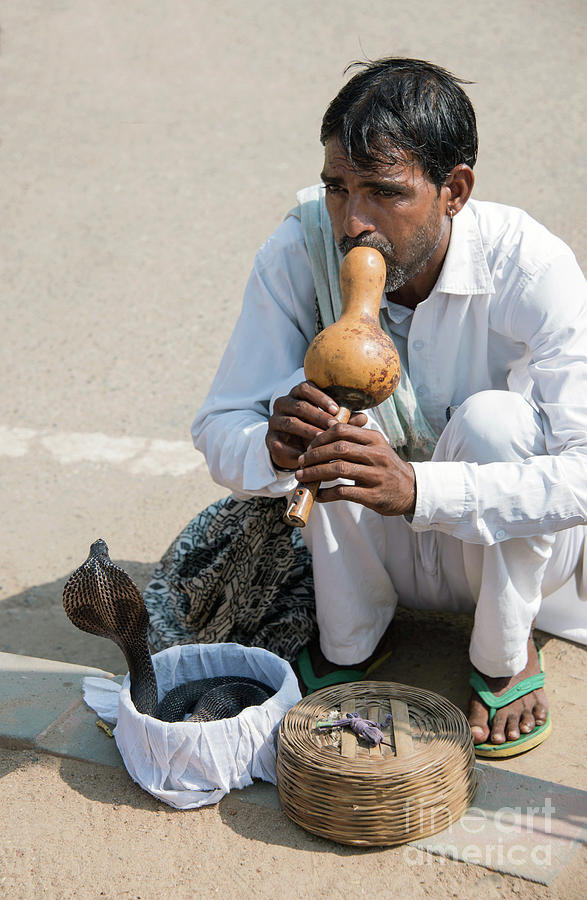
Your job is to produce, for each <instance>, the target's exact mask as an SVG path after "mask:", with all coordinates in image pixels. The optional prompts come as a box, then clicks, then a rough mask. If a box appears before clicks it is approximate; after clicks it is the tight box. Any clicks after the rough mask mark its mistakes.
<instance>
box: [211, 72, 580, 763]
mask: <svg viewBox="0 0 587 900" xmlns="http://www.w3.org/2000/svg"><path fill="white" fill-rule="evenodd" d="M321 141H322V143H323V145H324V148H325V161H324V169H323V172H322V176H321V177H322V182H323V187H320V188H317V189H309V190H307V191H305V192H301V193H300V194H299V195H298V199H299V206H298V207H297V209H295V210H293V211H292V214H290V215H289V216H288V217H287V218H286V220H285V221H284V223H283V224H282V225H281V226H280V228H278V229H277V231H276V232H275V234H274V235H272V237H271V238H269V240H268V241H267V242H266V244H265V245H264V246H263V247H262V248H261V250H260V251H259V253H258V255H257V258H256V261H255V267H254V270H253V273H252V275H251V278H250V281H249V284H248V286H247V290H246V294H245V300H244V306H243V311H242V314H241V317H240V319H239V322H238V324H237V326H236V329H235V332H234V334H233V337H232V339H231V342H230V344H229V347H228V349H227V351H226V354H225V356H224V359H223V361H222V363H221V366H220V369H219V372H218V374H217V376H216V379H215V381H214V384H213V386H212V389H211V392H210V394H209V396H208V398H207V400H206V402H205V404H204V407H203V408H202V410H201V411H200V413H199V414H198V416H197V418H196V420H195V422H194V426H193V436H194V442H195V444H196V447H198V448H199V449H200V450H202V451H203V452H204V454H205V455H206V458H207V461H208V465H209V468H210V471H211V473H212V475H213V477H214V479H215V480H216V481H218V482H220V483H222V484H225V485H227V486H229V487H230V488H231V489H232V490H233V491H235V492H237V493H239V494H241V495H242V494H244V495H250V494H263V495H266V496H282V495H285V494H287V493H289V492H290V491H291V490H292V488H293V487H294V484H295V480H296V479H298V480H301V481H303V482H312V481H320V482H322V483H323V485H325V486H323V487H322V489H321V491H320V493H319V497H318V499H319V503H318V504H316V505H315V507H314V509H313V510H312V513H311V516H310V521H309V523H308V526H307V527H306V528H305V529H304V531H303V535H304V539H305V540H306V543H307V545H308V547H309V548H310V550H311V552H312V559H313V571H314V583H315V591H316V609H317V618H318V626H319V630H320V646H316V647H314V648H312V649H311V653H310V654H309V656H308V655H307V654H305V655H304V656H303V658H300V669H301V674H302V677H303V678H304V680H305V682H306V684H307V686H308V688H309V689H315V688H316V687H318V686H321V685H323V684H328V683H332V682H333V681H336V680H345V679H346V680H350V679H351V678H353V677H361V675H363V674H364V673H365V672H366V671H369V667H370V666H371V667H372V666H373V664H374V663H376V662H377V661H378V660H379V659H380V658H381V654H382V653H383V651H384V650H385V634H386V631H387V629H388V626H389V624H390V622H391V620H392V618H393V614H394V610H395V607H396V605H397V603H398V602H399V603H400V604H403V605H406V606H412V607H420V608H426V607H428V608H440V609H445V610H455V611H456V610H471V611H473V610H474V612H475V616H474V627H473V631H472V635H471V646H470V657H471V662H472V664H473V667H474V671H473V675H472V680H471V683H472V686H473V688H474V690H473V693H472V696H471V701H470V707H469V713H468V716H469V722H470V724H471V727H472V731H473V737H474V740H475V743H476V744H477V749H478V753H479V755H482V754H483V753H485V754H488V755H492V754H494V755H495V754H501V755H512V754H513V753H516V752H521V751H522V750H525V749H528V748H529V747H531V746H533V745H535V744H537V743H539V742H541V741H542V740H543V739H544V738H545V737H546V735H547V734H548V731H549V728H550V717H549V715H548V711H547V700H546V695H545V693H544V690H543V689H542V684H543V681H544V676H543V674H542V673H541V662H540V659H539V656H538V654H537V651H536V648H535V646H534V643H533V641H532V626H533V622H534V619H535V618H536V616H537V614H538V612H539V610H540V606H541V603H542V599H543V597H545V596H548V595H549V594H551V593H553V592H554V591H555V590H556V589H557V588H558V587H560V586H561V585H562V584H564V583H565V582H566V581H568V579H569V578H570V577H571V576H572V575H573V573H575V575H576V577H577V579H578V584H579V593H580V594H583V593H584V594H587V592H584V588H583V585H582V584H581V575H582V560H583V552H584V545H585V540H584V538H585V528H584V525H585V522H586V519H587V516H586V511H587V409H586V398H587V391H586V385H587V379H586V374H587V364H586V363H587V316H586V315H585V313H586V311H587V309H586V308H587V294H586V290H585V282H584V279H583V277H582V275H581V273H580V270H579V268H578V266H577V264H576V262H575V259H574V257H573V255H572V253H571V251H570V250H569V249H568V248H567V247H566V246H565V245H564V244H563V243H562V242H561V241H560V240H558V239H557V238H555V237H554V236H552V235H551V234H549V233H548V232H547V231H546V229H544V228H543V227H542V226H540V225H539V224H538V223H536V222H535V221H534V220H532V219H531V218H530V217H529V216H527V215H526V214H524V213H523V212H521V211H520V210H516V209H512V208H509V207H507V206H500V205H497V204H492V203H481V202H477V201H473V200H470V197H471V192H472V189H473V184H474V175H473V166H474V164H475V160H476V154H477V132H476V124H475V115H474V112H473V109H472V106H471V104H470V101H469V99H468V97H467V96H466V94H465V93H464V91H463V90H462V88H461V87H460V84H459V82H458V80H457V79H455V78H454V77H453V76H451V75H450V74H449V73H448V72H446V71H445V70H443V69H440V68H439V67H436V66H434V65H431V64H429V63H426V62H423V61H420V60H409V59H395V58H392V59H386V60H379V61H376V62H373V63H368V64H365V65H363V66H361V68H360V70H359V71H358V72H357V73H356V74H355V75H354V76H353V77H352V78H351V80H350V81H349V82H348V83H347V84H346V85H345V86H344V87H343V88H342V90H341V91H340V92H339V94H338V95H337V97H335V99H334V100H333V101H332V103H331V104H330V106H329V108H328V110H327V111H326V114H325V116H324V120H323V123H322V131H321ZM506 184H507V182H506ZM505 199H507V197H506V198H505ZM335 245H336V246H335ZM355 246H370V247H375V248H376V249H378V250H379V251H380V252H381V253H382V254H383V257H384V259H385V262H386V266H387V280H386V285H385V294H384V296H383V297H382V303H381V322H382V325H383V327H384V328H385V329H386V330H387V331H388V332H389V333H390V334H391V336H392V337H393V338H394V341H395V342H396V345H397V347H398V351H399V353H400V358H401V360H402V370H403V371H402V381H401V383H400V385H399V387H398V389H397V391H396V393H395V395H394V397H393V398H392V400H391V401H387V408H386V410H384V409H383V407H381V408H380V409H376V410H374V411H370V412H369V413H367V414H362V413H358V414H355V415H354V416H353V417H352V418H351V420H350V422H349V423H348V424H347V425H342V424H339V423H336V422H335V420H334V418H333V416H334V415H335V414H336V412H337V406H336V404H335V403H333V401H332V400H331V399H330V398H329V397H328V396H327V395H326V394H324V393H323V392H322V391H320V390H319V389H318V388H317V387H316V386H315V385H312V384H310V383H308V382H307V381H305V379H304V373H303V358H304V354H305V351H306V349H307V346H308V344H309V343H310V341H311V340H312V338H313V336H314V330H315V304H316V305H317V308H318V311H319V312H320V313H321V314H322V320H323V322H324V324H327V322H326V321H324V320H325V311H326V318H327V319H329V318H332V317H333V316H331V315H330V313H331V312H336V309H335V307H336V292H337V290H338V287H337V284H336V281H337V277H336V274H337V266H338V265H339V263H340V259H341V258H342V257H341V254H345V253H347V252H348V251H349V250H350V249H351V248H353V247H355ZM333 247H334V249H333ZM333 260H334V262H333ZM316 298H317V301H316ZM579 606H580V601H579V599H577V607H579ZM560 624H561V630H560V631H559V632H558V633H563V634H564V633H565V631H564V628H565V622H564V621H561V623H560ZM573 636H574V637H575V639H577V637H578V638H579V639H581V640H585V639H586V631H585V629H584V630H583V631H581V629H580V628H579V631H577V630H575V631H573ZM348 666H352V667H353V669H352V670H351V671H350V672H349V671H346V667H348ZM341 667H343V671H342V673H341V671H340V668H341ZM516 686H518V687H516Z"/></svg>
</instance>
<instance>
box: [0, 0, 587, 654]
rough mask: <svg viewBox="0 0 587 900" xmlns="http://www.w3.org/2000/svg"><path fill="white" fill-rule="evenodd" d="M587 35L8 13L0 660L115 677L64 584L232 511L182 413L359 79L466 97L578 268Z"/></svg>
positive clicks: (137, 11) (498, 174) (535, 19)
mask: <svg viewBox="0 0 587 900" xmlns="http://www.w3.org/2000/svg"><path fill="white" fill-rule="evenodd" d="M374 10H376V11H375V12H374ZM584 25H585V12H584V6H583V4H582V3H581V2H579V0H577V2H575V0H562V2H557V3H554V2H546V3H541V4H536V3H534V2H529V0H519V2H517V3H515V4H512V3H511V2H501V0H498V2H495V3H491V4H486V3H481V2H473V3H469V4H466V5H463V4H462V3H461V2H457V0H445V2H444V3H443V4H442V6H441V7H440V6H439V5H438V4H436V3H432V2H422V3H418V2H417V3H415V4H412V5H411V6H410V5H408V6H406V4H404V3H400V2H396V0H383V2H380V3H379V4H377V6H376V7H373V6H370V7H369V8H368V9H366V8H365V7H361V6H360V5H359V4H356V3H350V2H347V0H342V2H333V0H321V2H320V3H315V2H314V3H313V2H308V0H297V2H296V3H293V2H290V3H287V2H283V0H277V2H275V0H273V2H256V0H252V2H248V3H246V4H243V3H241V2H239V0H222V2H218V3H215V4H209V3H204V2H201V0H193V2H189V3H184V2H171V0H167V2H144V0H128V2H125V3H124V4H120V3H117V2H114V0H102V2H100V3H98V4H96V3H93V2H91V0H79V2H70V0H42V2H41V0H6V2H5V3H4V5H3V22H2V29H3V56H2V61H1V67H2V82H3V85H4V91H3V98H2V107H3V108H2V118H1V121H2V123H3V125H2V157H3V173H4V177H3V182H4V212H3V215H2V224H1V227H2V247H3V255H4V274H3V278H2V292H3V295H2V301H1V302H2V324H3V328H2V343H3V356H4V361H5V366H4V367H3V390H2V396H1V399H0V428H1V430H0V453H1V454H2V456H3V462H4V466H3V467H2V468H3V474H2V506H3V509H4V512H5V515H4V516H3V525H4V527H3V534H2V541H1V544H0V548H1V550H0V553H1V570H0V571H1V584H2V593H1V594H0V597H1V598H3V599H2V600H1V601H0V602H1V603H2V605H1V606H0V615H1V620H2V623H3V629H2V638H1V639H0V648H1V649H5V650H12V651H20V652H25V653H29V654H40V653H41V652H44V653H45V654H46V655H49V656H53V657H58V656H61V657H63V658H66V659H69V661H80V662H91V663H96V664H101V665H104V666H105V667H106V668H108V667H109V664H110V660H109V659H108V658H106V659H105V658H104V650H103V648H102V647H101V646H100V649H99V651H98V652H97V655H94V651H93V648H94V646H95V642H94V641H93V639H91V640H90V643H88V642H87V641H86V639H85V638H81V636H80V639H78V637H77V636H75V637H73V636H72V635H71V632H70V630H69V627H68V625H67V623H66V621H65V620H64V619H62V618H61V613H60V611H59V602H60V601H59V592H60V587H61V584H62V582H63V579H64V577H65V576H66V575H67V573H68V572H69V571H71V569H72V568H73V567H74V566H75V565H76V564H77V563H78V562H80V561H81V560H82V559H83V558H84V557H85V555H86V551H87V547H88V544H89V543H90V541H91V540H92V539H94V538H95V537H97V536H99V535H102V536H104V537H105V538H106V539H107V540H108V542H109V543H110V545H111V550H112V554H113V556H114V557H115V558H117V559H119V560H122V561H124V562H125V564H126V563H128V564H129V565H130V568H131V570H132V571H133V573H134V574H135V575H136V577H137V578H138V580H139V581H144V579H145V578H146V577H147V574H148V572H149V570H150V567H151V565H152V563H153V561H154V560H156V559H157V558H159V556H160V555H161V553H162V552H163V551H164V550H165V548H166V547H167V545H168V543H169V542H170V540H171V539H172V538H173V536H174V535H175V534H176V533H177V531H178V530H179V529H180V527H181V526H182V525H183V524H184V522H185V521H186V520H188V519H189V518H190V517H191V516H192V515H193V514H194V513H195V512H196V511H198V510H199V509H200V508H202V507H203V506H204V505H206V504H207V503H208V502H210V501H211V500H212V499H213V498H215V497H217V496H219V495H220V494H221V493H222V489H221V488H219V487H218V486H215V485H213V484H212V483H211V481H210V479H209V476H208V475H207V472H206V469H205V467H202V466H201V465H200V463H201V460H200V459H198V458H197V456H196V455H193V456H192V455H191V454H190V450H189V444H188V441H189V434H188V429H189V425H190V421H191V418H192V416H193V414H194V412H195V410H196V409H197V407H198V405H199V403H200V402H201V400H202V399H203V397H204V395H205V392H206V389H207V386H208V385H209V383H210V380H211V378H212V375H213V373H214V370H215V367H216V365H217V362H218V360H219V358H220V355H221V353H222V349H223V347H224V345H225V342H226V340H227V338H228V336H229V333H230V330H231V327H232V325H233V323H234V320H235V318H236V316H237V314H238V310H239V305H240V302H241V296H242V290H243V286H244V283H245V280H246V277H247V274H248V270H249V267H250V265H251V261H252V257H253V254H254V251H255V249H256V248H257V246H258V245H259V244H260V243H261V242H262V241H263V240H264V238H265V237H266V236H267V234H268V233H269V232H270V231H271V230H272V229H273V228H274V227H275V226H276V225H277V224H278V223H279V221H280V220H281V218H282V216H283V214H284V212H285V211H286V210H287V209H288V208H289V206H290V205H292V204H293V201H294V196H295V191H296V189H298V188H299V187H301V186H303V185H305V184H308V183H312V182H313V181H315V180H317V174H318V172H319V170H320V166H321V148H320V145H319V142H318V137H317V135H318V130H319V123H320V118H321V115H322V112H323V110H324V108H325V105H326V103H327V102H328V100H329V99H330V98H331V97H332V96H333V95H334V93H335V92H336V91H337V89H338V88H339V86H340V85H341V83H342V80H343V69H344V66H345V65H346V64H347V63H348V62H349V61H351V60H353V59H356V58H359V57H364V56H369V57H377V56H380V55H384V54H391V53H396V54H405V55H412V56H421V57H425V58H429V59H431V60H433V61H435V62H438V63H441V64H443V65H445V66H447V67H449V68H451V69H452V70H453V71H455V72H456V73H457V74H459V75H461V76H462V77H465V78H468V79H470V80H472V81H474V82H475V83H474V84H473V85H471V87H470V93H471V96H472V98H473V101H474V103H475V104H476V108H477V112H478V118H479V125H480V134H481V154H480V160H479V166H478V186H477V188H476V196H477V197H480V198H490V199H498V200H502V201H505V202H509V203H512V204H517V205H521V206H523V207H525V208H527V209H528V210H529V211H530V212H532V213H533V214H534V215H535V216H536V217H537V218H538V219H540V220H541V221H543V222H544V223H545V224H546V225H548V226H549V227H551V228H552V229H553V230H554V231H555V232H557V233H558V234H560V235H561V236H562V237H563V238H565V239H566V240H567V241H568V242H569V243H571V245H572V246H573V247H574V248H575V250H576V252H577V253H578V255H579V258H580V259H582V261H583V262H585V261H586V259H587V241H586V238H585V232H584V230H583V229H582V220H583V212H584V207H585V193H584V185H583V192H582V189H581V181H580V179H581V175H583V176H584V164H583V167H582V168H581V166H582V159H583V153H584V146H585V130H586V129H585V124H584V119H583V117H582V105H584V104H582V103H581V100H582V94H583V93H584V84H585V65H584V52H583V51H584V44H583V42H582V31H583V33H584ZM583 99H584V97H583ZM562 300H563V301H564V298H562ZM55 623H57V626H56V625H55ZM113 652H114V653H116V652H117V651H116V650H115V648H113ZM88 653H89V658H88V656H87V654H88ZM107 656H108V654H106V657H107ZM80 657H81V658H80Z"/></svg>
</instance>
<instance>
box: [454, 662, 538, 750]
mask: <svg viewBox="0 0 587 900" xmlns="http://www.w3.org/2000/svg"><path fill="white" fill-rule="evenodd" d="M538 661H539V663H540V674H539V675H530V676H528V678H524V679H523V680H522V681H519V682H518V684H515V685H514V686H513V687H511V688H510V689H509V690H508V691H506V692H505V694H502V695H501V697H496V695H495V694H493V693H492V692H491V691H490V690H489V688H488V686H487V682H486V681H485V679H484V678H483V676H482V675H480V674H479V672H477V671H473V672H471V676H470V678H469V684H470V685H471V687H472V688H473V690H474V691H475V693H476V694H477V695H478V696H479V698H480V699H481V700H482V701H483V703H484V704H485V706H486V707H487V709H488V710H489V724H490V725H491V723H492V722H493V719H494V718H495V714H496V712H497V710H498V709H502V707H504V706H507V705H508V704H509V703H513V701H514V700H518V699H519V698H520V697H525V696H526V694H531V693H532V691H535V690H537V689H538V688H541V687H543V686H544V678H545V676H544V664H543V658H542V651H541V650H539V651H538ZM551 730H552V722H551V720H550V713H548V716H547V718H546V722H545V723H544V724H543V725H538V726H537V727H536V728H534V730H533V731H531V732H530V733H529V734H521V735H520V737H519V738H517V740H515V741H506V742H505V743H504V744H489V743H486V744H475V755H476V756H480V757H484V758H487V757H489V758H491V759H498V758H499V757H508V756H517V755H518V753H525V752H526V750H532V748H533V747H537V746H538V745H539V744H541V743H542V742H543V741H545V740H546V738H547V737H548V735H549V734H550V732H551Z"/></svg>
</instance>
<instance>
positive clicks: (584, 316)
mask: <svg viewBox="0 0 587 900" xmlns="http://www.w3.org/2000/svg"><path fill="white" fill-rule="evenodd" d="M314 297H315V294H314V287H313V281H312V273H311V269H310V263H309V260H308V256H307V253H306V250H305V246H304V242H303V237H302V231H301V226H300V223H299V221H298V220H297V219H296V218H294V217H289V218H287V219H286V220H285V221H284V222H283V223H282V224H281V225H280V227H279V228H278V229H277V231H276V232H275V233H274V234H273V235H272V236H271V237H270V238H269V240H268V241H267V242H266V243H265V244H264V245H263V246H262V247H261V249H260V250H259V252H258V253H257V256H256V258H255V265H254V268H253V271H252V273H251V276H250V279H249V282H248V284H247V288H246V291H245V296H244V303H243V308H242V312H241V315H240V317H239V319H238V322H237V324H236V327H235V330H234V333H233V335H232V337H231V339H230V342H229V344H228V347H227V349H226V352H225V354H224V357H223V359H222V362H221V364H220V368H219V370H218V373H217V375H216V377H215V379H214V382H213V384H212V387H211V389H210V393H209V394H208V397H207V398H206V401H205V403H204V405H203V407H202V408H201V410H200V411H199V413H198V415H197V416H196V419H195V420H194V423H193V426H192V435H193V439H194V444H195V446H196V447H197V448H198V449H199V450H201V451H202V452H203V453H204V454H205V456H206V460H207V462H208V466H209V469H210V472H211V475H212V477H213V478H214V480H215V481H217V482H218V483H220V484H223V485H225V486H227V487H229V488H230V489H231V490H232V491H234V492H235V493H237V494H240V495H243V494H244V495H247V494H261V495H265V496H280V495H284V494H287V493H289V492H290V491H291V490H292V489H293V487H294V485H295V479H294V478H293V475H291V474H289V473H283V472H276V470H275V469H274V468H273V466H272V464H271V460H270V457H269V453H268V450H267V448H266V445H265V435H266V433H267V420H268V417H269V415H270V413H271V410H272V403H273V401H274V400H275V399H276V398H277V397H279V396H283V395H285V394H287V393H288V392H289V390H290V389H291V387H293V386H294V385H295V384H298V383H299V382H301V381H303V380H304V373H303V360H304V355H305V352H306V349H307V347H308V344H309V343H310V341H311V340H312V339H313V337H314ZM382 306H383V307H384V309H386V313H387V315H388V317H389V320H390V323H391V327H392V329H394V328H395V329H396V333H397V334H398V336H400V337H403V338H404V339H407V350H408V361H409V362H408V368H409V374H410V379H411V382H412V385H413V387H414V389H415V391H416V394H417V396H418V399H419V402H420V405H421V407H422V411H423V412H424V414H425V416H426V417H427V419H428V421H429V422H430V424H431V425H432V427H433V428H434V429H435V430H436V431H437V432H438V433H440V432H441V431H442V429H443V428H444V427H445V425H446V421H447V410H451V409H454V408H455V407H458V406H459V404H460V403H462V402H463V401H464V400H465V399H466V398H467V397H468V396H470V395H471V394H474V393H477V392H478V391H483V390H488V389H497V390H511V391H517V392H518V393H521V394H522V395H523V396H524V397H525V398H526V399H527V400H528V401H529V402H530V403H531V404H532V405H533V406H534V407H535V408H536V409H537V410H538V411H539V413H540V416H541V419H542V423H543V428H544V434H545V440H546V448H547V452H548V455H547V456H540V457H533V458H531V459H529V460H526V461H525V462H523V463H506V462H497V463H491V464H488V465H477V464H476V463H466V462H435V461H431V462H415V463H413V466H414V470H415V473H416V484H417V503H416V511H415V514H414V517H413V520H412V522H411V525H412V528H413V529H414V530H417V531H424V530H427V529H430V528H433V529H436V530H439V531H442V532H444V533H446V534H452V535H454V536H456V537H458V538H460V539H461V540H465V541H469V542H472V543H483V544H491V543H494V542H495V541H499V540H505V539H507V538H510V537H527V536H530V535H533V534H541V533H550V532H555V531H558V530H561V529H563V528H567V527H570V526H572V525H577V524H582V523H584V522H585V521H586V520H587V286H586V284H585V279H584V278H583V275H582V273H581V270H580V269H579V266H578V265H577V262H576V260H575V257H574V255H573V253H572V252H571V250H570V249H569V248H568V247H567V246H566V245H565V244H564V243H563V242H562V241H561V240H559V239H558V238H556V237H555V236H554V235H552V234H550V232H548V231H547V230H546V229H545V228H544V227H543V226H541V225H540V224H538V223H537V222H536V221H535V220H533V219H532V218H531V217H530V216H528V215H527V214H526V213H524V212H523V211H521V210H518V209H514V208H511V207H506V206H501V205H499V204H495V203H486V202H480V201H474V200H470V201H469V202H468V203H467V205H466V206H465V207H464V209H463V210H462V211H461V212H460V213H459V214H458V215H457V216H455V218H454V219H453V222H452V233H451V239H450V244H449V248H448V252H447V254H446V257H445V260H444V264H443V267H442V271H441V273H440V275H439V278H438V281H437V282H436V284H435V286H434V288H433V290H432V292H431V294H430V296H429V297H427V299H426V300H425V301H423V302H422V303H419V304H418V306H417V307H416V309H415V310H414V312H413V314H411V313H410V311H409V310H408V311H406V310H404V309H403V308H402V307H399V306H397V305H396V304H393V303H389V302H388V300H387V298H386V297H385V295H384V296H383V297H382ZM495 427H496V428H499V422H496V423H495Z"/></svg>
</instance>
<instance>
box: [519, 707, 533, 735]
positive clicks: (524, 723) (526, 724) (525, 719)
mask: <svg viewBox="0 0 587 900" xmlns="http://www.w3.org/2000/svg"><path fill="white" fill-rule="evenodd" d="M535 725H536V722H535V720H534V716H533V715H532V713H531V712H530V710H528V709H525V710H524V712H523V713H522V715H521V717H520V731H521V732H522V734H530V732H531V731H534V726H535Z"/></svg>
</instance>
